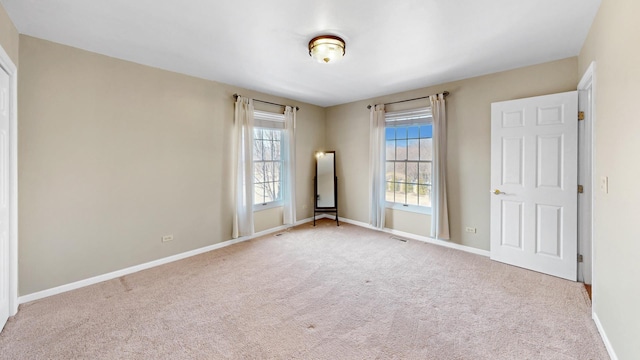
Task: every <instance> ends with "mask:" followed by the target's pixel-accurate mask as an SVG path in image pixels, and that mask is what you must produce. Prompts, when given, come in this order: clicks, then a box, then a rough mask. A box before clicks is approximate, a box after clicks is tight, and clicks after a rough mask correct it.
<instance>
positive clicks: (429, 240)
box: [318, 214, 491, 257]
mask: <svg viewBox="0 0 640 360" xmlns="http://www.w3.org/2000/svg"><path fill="white" fill-rule="evenodd" d="M323 217H324V218H328V219H335V218H336V217H335V216H334V215H329V214H323V215H322V216H321V217H318V218H319V219H321V218H323ZM340 221H342V222H345V223H348V224H352V225H356V226H360V227H363V228H367V229H371V230H376V231H378V229H377V228H375V227H373V226H371V225H370V224H367V223H364V222H361V221H356V220H351V219H347V218H343V217H341V218H340ZM381 231H383V232H386V233H389V234H392V235H396V236H400V237H403V238H407V239H412V240H417V241H422V242H426V243H429V244H433V245H439V246H444V247H448V248H451V249H456V250H461V251H464V252H468V253H472V254H476V255H481V256H486V257H489V256H490V255H491V253H490V252H489V251H487V250H482V249H477V248H474V247H471V246H466V245H460V244H456V243H452V242H448V241H445V240H437V239H434V238H430V237H427V236H421V235H416V234H412V233H408V232H404V231H400V230H395V229H390V228H384V229H383V230H381Z"/></svg>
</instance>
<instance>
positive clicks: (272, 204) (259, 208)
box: [253, 201, 284, 212]
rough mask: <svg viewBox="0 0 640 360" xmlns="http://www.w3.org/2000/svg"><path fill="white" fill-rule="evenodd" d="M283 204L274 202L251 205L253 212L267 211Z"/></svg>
mask: <svg viewBox="0 0 640 360" xmlns="http://www.w3.org/2000/svg"><path fill="white" fill-rule="evenodd" d="M283 206H284V203H283V202H282V201H274V202H270V203H266V204H257V205H253V212H258V211H263V210H269V209H273V208H277V207H283Z"/></svg>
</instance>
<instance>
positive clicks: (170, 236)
mask: <svg viewBox="0 0 640 360" xmlns="http://www.w3.org/2000/svg"><path fill="white" fill-rule="evenodd" d="M172 240H173V234H171V235H165V236H163V237H162V242H167V241H172Z"/></svg>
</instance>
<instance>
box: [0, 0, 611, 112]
mask: <svg viewBox="0 0 640 360" xmlns="http://www.w3.org/2000/svg"><path fill="white" fill-rule="evenodd" d="M0 2H2V4H3V5H4V7H5V9H6V10H7V12H8V13H9V16H10V17H11V19H12V20H13V22H14V23H15V25H16V27H17V28H18V31H19V32H20V33H22V34H27V35H31V36H34V37H38V38H42V39H46V40H51V41H54V42H58V43H62V44H66V45H70V46H74V47H78V48H81V49H86V50H89V51H93V52H97V53H100V54H105V55H109V56H112V57H116V58H120V59H125V60H129V61H133V62H136V63H140V64H145V65H150V66H154V67H158V68H162V69H167V70H172V71H176V72H180V73H184V74H188V75H193V76H196V77H200V78H205V79H210V80H216V81H220V82H223V83H227V84H232V85H236V86H240V87H243V88H247V89H253V90H257V91H262V92H265V93H269V94H273V95H279V96H283V97H287V98H291V99H294V100H298V101H303V102H307V103H311V104H316V105H320V106H330V105H336V104H342V103H347V102H351V101H355V100H360V99H367V98H371V97H376V96H380V95H385V94H391V93H395V92H400V91H405V90H411V89H416V88H421V87H426V86H430V85H435V84H440V83H444V82H448V81H453V80H459V79H464V78H469V77H473V76H478V75H482V74H488V73H493V72H497V71H502V70H506V69H512V68H517V67H522V66H526V65H532V64H538V63H543V62H547V61H552V60H557V59H562V58H567V57H570V56H575V55H577V54H578V53H579V52H580V49H581V47H582V44H583V42H584V40H585V38H586V36H587V32H588V30H589V27H590V26H591V23H592V21H593V19H594V17H595V14H596V12H597V10H598V7H599V5H600V0H517V1H514V0H484V1H479V0H439V1H435V0H401V1H389V0H306V1H304V0H269V1H266V0H244V1H238V2H235V1H229V0H227V1H221V0H213V1H212V0H188V1H184V0H183V1H177V0H173V1H171V0H109V1H99V0H0ZM324 33H329V34H335V35H338V36H341V37H342V38H343V39H345V41H346V43H347V49H346V56H345V58H344V59H343V60H342V61H341V62H338V63H335V64H320V63H317V62H315V61H314V60H313V59H311V58H310V57H309V55H308V49H307V44H308V42H309V40H310V39H311V38H313V37H314V36H316V35H320V34H324Z"/></svg>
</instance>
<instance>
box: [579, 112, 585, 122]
mask: <svg viewBox="0 0 640 360" xmlns="http://www.w3.org/2000/svg"><path fill="white" fill-rule="evenodd" d="M578 120H584V111H578Z"/></svg>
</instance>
